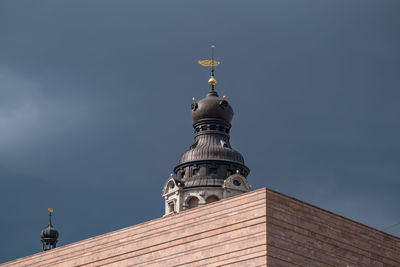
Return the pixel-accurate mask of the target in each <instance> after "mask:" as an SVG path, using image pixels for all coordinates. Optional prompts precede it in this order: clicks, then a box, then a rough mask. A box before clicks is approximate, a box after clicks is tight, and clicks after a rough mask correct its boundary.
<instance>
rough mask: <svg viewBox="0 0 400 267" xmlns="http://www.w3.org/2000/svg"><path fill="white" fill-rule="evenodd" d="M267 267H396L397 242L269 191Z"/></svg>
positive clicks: (398, 261)
mask: <svg viewBox="0 0 400 267" xmlns="http://www.w3.org/2000/svg"><path fill="white" fill-rule="evenodd" d="M267 221H268V222H267V244H268V245H267V255H268V256H267V260H268V266H274V267H275V266H276V267H279V266H285V267H287V266H310V267H311V266H312V267H318V266H324V267H326V266H335V267H336V266H343V267H347V266H348V265H349V266H354V267H380V266H385V267H386V266H387V267H389V266H393V267H400V239H399V238H397V237H395V236H392V235H389V234H386V233H383V232H380V231H378V230H375V229H373V228H370V227H367V226H365V225H362V224H360V223H357V222H354V221H352V220H349V219H347V218H344V217H342V216H339V215H336V214H333V213H331V212H328V211H325V210H322V209H320V208H318V207H315V206H312V205H310V204H307V203H304V202H302V201H299V200H296V199H293V198H291V197H288V196H285V195H283V194H280V193H277V192H274V191H272V190H268V189H267Z"/></svg>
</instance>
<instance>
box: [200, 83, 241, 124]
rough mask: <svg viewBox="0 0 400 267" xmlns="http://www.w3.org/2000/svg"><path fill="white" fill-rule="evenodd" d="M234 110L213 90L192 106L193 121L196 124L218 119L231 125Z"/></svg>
mask: <svg viewBox="0 0 400 267" xmlns="http://www.w3.org/2000/svg"><path fill="white" fill-rule="evenodd" d="M232 118H233V110H232V107H231V105H229V103H228V101H226V100H225V99H224V98H223V99H220V98H219V97H218V94H217V92H216V91H214V90H213V89H212V90H211V91H210V92H209V93H208V94H207V96H206V97H205V98H203V99H202V100H200V101H199V102H198V103H193V104H192V119H193V122H194V123H196V122H198V121H200V120H203V119H217V120H223V121H225V122H227V123H231V121H232Z"/></svg>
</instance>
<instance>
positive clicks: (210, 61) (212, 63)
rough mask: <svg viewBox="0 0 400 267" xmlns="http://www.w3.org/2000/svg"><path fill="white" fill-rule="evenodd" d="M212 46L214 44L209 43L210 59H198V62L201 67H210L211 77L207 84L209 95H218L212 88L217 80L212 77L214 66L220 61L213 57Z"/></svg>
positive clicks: (213, 46)
mask: <svg viewBox="0 0 400 267" xmlns="http://www.w3.org/2000/svg"><path fill="white" fill-rule="evenodd" d="M214 48H215V45H211V59H200V60H199V61H198V62H199V64H200V65H202V66H203V67H211V77H210V79H209V80H208V84H209V85H210V86H211V89H210V92H209V93H208V94H209V95H214V96H218V94H217V92H216V91H215V89H214V86H215V85H216V84H217V80H216V79H215V77H214V67H217V66H218V65H219V64H220V62H219V61H217V60H215V59H214Z"/></svg>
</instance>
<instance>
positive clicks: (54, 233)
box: [40, 224, 58, 239]
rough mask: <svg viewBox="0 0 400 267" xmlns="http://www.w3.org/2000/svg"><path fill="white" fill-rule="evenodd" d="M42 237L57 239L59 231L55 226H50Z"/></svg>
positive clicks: (42, 233) (44, 230)
mask: <svg viewBox="0 0 400 267" xmlns="http://www.w3.org/2000/svg"><path fill="white" fill-rule="evenodd" d="M40 237H41V238H43V239H57V238H58V231H57V230H56V228H54V227H53V225H51V224H49V225H48V226H47V227H46V228H45V229H43V230H42V232H41V233H40Z"/></svg>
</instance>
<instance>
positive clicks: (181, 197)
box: [162, 174, 251, 216]
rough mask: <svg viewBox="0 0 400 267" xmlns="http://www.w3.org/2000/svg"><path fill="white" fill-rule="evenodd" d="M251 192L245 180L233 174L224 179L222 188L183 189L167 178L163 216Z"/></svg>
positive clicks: (179, 183) (164, 189)
mask: <svg viewBox="0 0 400 267" xmlns="http://www.w3.org/2000/svg"><path fill="white" fill-rule="evenodd" d="M250 190H251V185H249V184H248V182H247V180H246V178H245V177H244V176H242V175H240V174H234V175H231V176H229V177H228V178H226V179H225V181H224V184H223V186H222V187H190V188H185V187H184V185H182V183H181V182H180V181H179V180H177V179H176V178H174V177H172V176H171V177H169V178H168V179H167V181H166V183H165V185H164V188H163V191H162V197H163V198H164V200H165V214H164V216H165V215H169V214H173V213H176V212H180V211H183V210H186V209H190V208H194V207H197V206H199V205H205V204H207V203H211V202H214V201H218V200H220V199H224V198H228V197H231V196H235V195H238V194H241V193H244V192H248V191H250Z"/></svg>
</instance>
